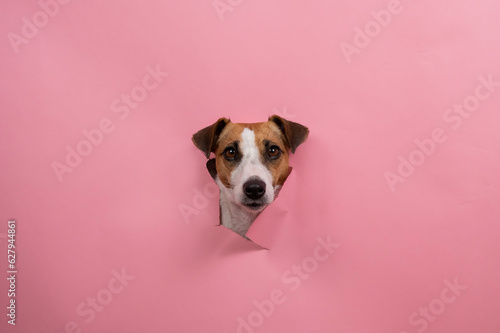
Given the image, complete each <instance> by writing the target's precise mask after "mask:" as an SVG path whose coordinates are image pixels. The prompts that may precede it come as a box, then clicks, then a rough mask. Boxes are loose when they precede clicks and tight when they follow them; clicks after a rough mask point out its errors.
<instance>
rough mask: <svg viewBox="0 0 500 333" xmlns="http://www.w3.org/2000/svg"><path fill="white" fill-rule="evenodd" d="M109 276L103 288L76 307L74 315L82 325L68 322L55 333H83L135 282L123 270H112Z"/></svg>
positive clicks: (132, 277) (76, 322)
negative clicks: (84, 328) (85, 328)
mask: <svg viewBox="0 0 500 333" xmlns="http://www.w3.org/2000/svg"><path fill="white" fill-rule="evenodd" d="M111 275H112V277H111V278H110V279H109V281H108V283H107V284H106V285H105V287H104V288H102V289H100V290H98V291H97V292H96V293H95V294H93V295H92V296H89V297H87V298H86V299H85V300H84V301H82V302H80V303H79V304H78V305H77V306H76V309H75V313H76V315H77V316H78V318H79V319H78V320H79V321H82V320H83V323H82V322H80V323H79V322H78V321H77V320H71V321H68V322H66V324H64V328H63V329H62V330H59V331H57V333H81V332H83V331H84V330H83V328H82V327H83V326H84V325H88V324H90V323H92V322H93V321H94V320H95V318H96V317H97V316H98V315H99V313H102V312H103V311H105V309H106V308H107V307H109V306H110V304H111V303H112V302H113V300H114V297H115V296H116V295H118V294H120V293H122V292H123V291H124V290H125V288H126V287H127V286H128V285H129V282H130V281H133V280H135V276H133V275H130V274H127V272H126V271H125V268H122V269H121V271H118V270H116V269H113V270H112V271H111ZM51 333H53V332H51Z"/></svg>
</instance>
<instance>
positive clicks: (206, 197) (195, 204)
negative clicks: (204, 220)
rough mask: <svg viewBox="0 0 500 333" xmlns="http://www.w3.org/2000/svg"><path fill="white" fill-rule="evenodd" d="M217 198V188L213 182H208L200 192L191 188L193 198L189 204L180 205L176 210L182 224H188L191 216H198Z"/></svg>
mask: <svg viewBox="0 0 500 333" xmlns="http://www.w3.org/2000/svg"><path fill="white" fill-rule="evenodd" d="M218 196H219V186H218V185H217V184H216V183H215V182H214V181H212V180H211V181H209V182H208V183H206V184H205V186H203V189H202V190H200V189H198V188H197V187H195V188H193V198H192V200H191V202H189V203H184V202H182V203H180V204H179V206H178V208H179V212H180V214H181V215H182V219H183V221H184V223H186V224H190V223H191V222H192V221H191V219H192V217H193V215H199V214H200V212H201V211H203V210H204V209H205V208H207V207H208V205H209V204H210V202H211V201H213V199H215V198H217V197H218Z"/></svg>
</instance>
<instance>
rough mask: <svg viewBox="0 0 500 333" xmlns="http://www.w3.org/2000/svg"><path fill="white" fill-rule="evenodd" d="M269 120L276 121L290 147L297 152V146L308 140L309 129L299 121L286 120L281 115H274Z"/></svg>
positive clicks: (293, 151)
mask: <svg viewBox="0 0 500 333" xmlns="http://www.w3.org/2000/svg"><path fill="white" fill-rule="evenodd" d="M269 121H272V122H274V123H275V124H276V125H278V128H279V129H280V130H281V132H282V133H283V136H284V137H285V140H286V143H287V144H288V147H289V148H290V150H291V151H292V153H295V150H296V149H297V147H298V146H299V145H300V144H301V143H303V142H304V141H306V139H307V136H308V135H309V129H308V128H307V127H305V126H303V125H301V124H299V123H295V122H293V121H290V120H286V119H284V118H281V117H280V116H277V115H274V116H271V117H269Z"/></svg>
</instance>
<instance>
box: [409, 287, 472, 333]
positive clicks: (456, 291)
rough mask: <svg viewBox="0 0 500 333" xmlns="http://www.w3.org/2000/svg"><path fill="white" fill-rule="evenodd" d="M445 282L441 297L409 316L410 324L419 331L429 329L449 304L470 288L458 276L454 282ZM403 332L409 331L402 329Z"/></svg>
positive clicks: (420, 332)
mask: <svg viewBox="0 0 500 333" xmlns="http://www.w3.org/2000/svg"><path fill="white" fill-rule="evenodd" d="M444 284H445V287H444V288H443V289H442V290H441V293H440V294H439V297H436V298H434V299H433V300H431V301H430V302H429V303H428V304H427V305H426V306H423V307H420V308H419V309H418V311H415V312H413V313H411V314H410V316H409V317H408V322H409V324H410V326H412V327H414V328H415V329H416V331H417V332H418V333H422V332H424V331H425V330H427V329H428V328H429V326H430V324H431V323H433V322H435V321H436V320H437V318H438V317H439V316H441V315H442V314H443V313H444V311H445V310H446V309H447V308H448V306H450V305H451V304H452V303H454V302H455V301H456V300H457V298H458V297H459V296H460V295H462V292H463V291H464V290H467V288H468V287H467V286H466V285H462V284H459V283H458V279H457V278H455V279H454V280H453V282H450V281H449V280H444ZM401 333H408V332H406V331H402V332H401Z"/></svg>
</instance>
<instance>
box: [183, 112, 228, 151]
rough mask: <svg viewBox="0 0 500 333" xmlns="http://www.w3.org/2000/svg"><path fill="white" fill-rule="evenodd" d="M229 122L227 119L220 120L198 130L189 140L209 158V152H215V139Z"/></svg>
mask: <svg viewBox="0 0 500 333" xmlns="http://www.w3.org/2000/svg"><path fill="white" fill-rule="evenodd" d="M229 122H230V120H229V119H226V118H220V119H219V120H217V121H216V122H215V124H213V125H211V126H208V127H205V128H204V129H202V130H199V131H198V132H196V133H195V134H194V135H193V137H192V138H191V140H192V141H193V143H194V145H195V146H196V147H197V148H198V149H199V150H201V151H202V152H203V153H204V154H205V156H206V157H207V158H209V157H210V153H211V152H213V151H215V146H216V143H217V139H218V138H219V135H220V133H221V132H222V130H223V129H224V127H226V125H227V124H228V123H229Z"/></svg>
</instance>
